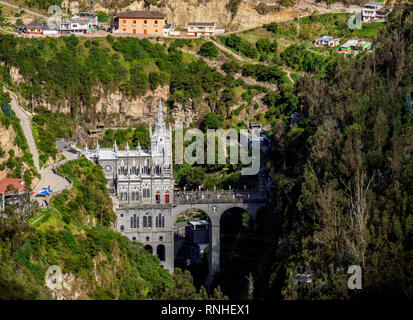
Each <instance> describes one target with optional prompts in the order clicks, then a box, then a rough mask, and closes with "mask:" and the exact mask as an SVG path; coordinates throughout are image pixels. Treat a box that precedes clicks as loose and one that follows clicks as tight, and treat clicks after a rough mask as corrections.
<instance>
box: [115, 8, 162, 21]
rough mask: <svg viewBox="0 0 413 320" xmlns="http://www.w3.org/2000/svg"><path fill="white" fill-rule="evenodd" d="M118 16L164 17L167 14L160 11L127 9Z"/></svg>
mask: <svg viewBox="0 0 413 320" xmlns="http://www.w3.org/2000/svg"><path fill="white" fill-rule="evenodd" d="M117 17H118V18H159V19H164V18H165V17H166V15H165V14H163V13H161V12H159V11H150V10H140V11H125V12H121V13H119V14H118V15H117Z"/></svg>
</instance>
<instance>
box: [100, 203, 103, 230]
mask: <svg viewBox="0 0 413 320" xmlns="http://www.w3.org/2000/svg"><path fill="white" fill-rule="evenodd" d="M102 216H103V198H102V209H101V210H100V225H101V226H102Z"/></svg>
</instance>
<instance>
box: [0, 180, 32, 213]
mask: <svg viewBox="0 0 413 320" xmlns="http://www.w3.org/2000/svg"><path fill="white" fill-rule="evenodd" d="M8 186H11V187H13V188H14V189H16V190H17V192H12V191H7V189H8ZM27 193H29V190H27V189H26V188H25V186H24V181H23V179H20V178H6V179H3V180H0V204H1V209H2V210H4V207H5V206H6V205H8V204H10V203H16V202H18V200H17V199H18V197H19V196H21V195H23V194H27Z"/></svg>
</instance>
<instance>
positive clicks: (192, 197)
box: [174, 190, 267, 204]
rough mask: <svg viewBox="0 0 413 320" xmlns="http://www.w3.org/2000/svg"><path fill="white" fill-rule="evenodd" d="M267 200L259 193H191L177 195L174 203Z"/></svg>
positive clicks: (227, 191)
mask: <svg viewBox="0 0 413 320" xmlns="http://www.w3.org/2000/svg"><path fill="white" fill-rule="evenodd" d="M266 200H267V199H266V197H265V195H264V194H263V193H262V192H258V191H244V190H243V191H236V190H234V191H231V190H226V191H199V192H196V191H190V192H185V191H182V192H178V193H175V197H174V203H177V204H178V203H228V202H232V203H239V202H265V201H266Z"/></svg>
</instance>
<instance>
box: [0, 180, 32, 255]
mask: <svg viewBox="0 0 413 320" xmlns="http://www.w3.org/2000/svg"><path fill="white" fill-rule="evenodd" d="M17 192H18V191H17V189H15V188H14V187H13V186H12V185H10V186H8V187H7V189H6V193H15V194H17ZM16 197H18V198H19V199H18V200H19V201H18V202H17V203H14V204H10V205H7V206H6V208H5V210H4V213H3V212H0V239H2V240H3V241H8V242H10V257H11V258H13V255H14V253H15V252H16V250H17V249H18V248H19V247H20V246H21V245H22V244H23V243H24V242H25V240H26V238H27V235H28V234H29V232H31V231H32V230H33V229H32V227H31V225H30V224H29V223H27V219H28V218H30V217H32V216H33V215H34V214H35V213H36V212H37V211H38V209H39V204H38V202H37V201H34V200H30V195H29V194H25V195H19V196H16Z"/></svg>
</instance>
